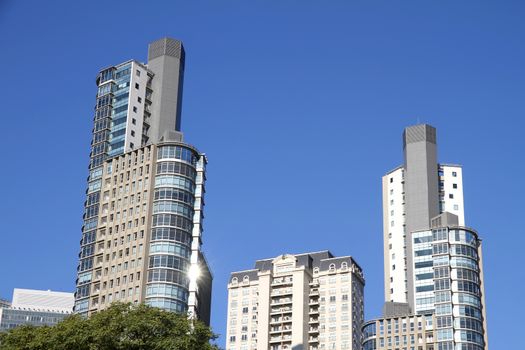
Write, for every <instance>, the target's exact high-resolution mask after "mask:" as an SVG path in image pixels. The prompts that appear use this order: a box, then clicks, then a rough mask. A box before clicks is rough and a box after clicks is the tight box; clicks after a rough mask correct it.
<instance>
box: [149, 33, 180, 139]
mask: <svg viewBox="0 0 525 350" xmlns="http://www.w3.org/2000/svg"><path fill="white" fill-rule="evenodd" d="M184 61H185V52H184V46H183V45H182V42H181V41H180V40H176V39H171V38H162V39H159V40H157V41H154V42H152V43H151V44H149V48H148V69H149V70H150V71H152V72H153V73H154V74H155V76H154V77H153V79H152V80H151V89H152V90H153V93H152V99H151V102H152V104H151V118H152V123H151V126H150V138H151V141H152V142H154V143H156V142H158V141H159V140H160V138H161V137H162V136H163V135H164V134H165V132H167V131H170V132H171V131H176V132H180V131H181V116H182V114H181V112H182V90H183V83H184Z"/></svg>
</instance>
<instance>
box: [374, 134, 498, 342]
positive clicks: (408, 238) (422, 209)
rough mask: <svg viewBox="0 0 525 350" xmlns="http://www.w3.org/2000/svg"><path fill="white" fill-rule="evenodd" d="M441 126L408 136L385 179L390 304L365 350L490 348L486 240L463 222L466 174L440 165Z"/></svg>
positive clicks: (386, 307) (377, 322) (385, 266)
mask: <svg viewBox="0 0 525 350" xmlns="http://www.w3.org/2000/svg"><path fill="white" fill-rule="evenodd" d="M436 140H437V138H436V129H435V128H433V127H432V126H430V125H416V126H411V127H408V128H406V129H405V132H404V133H403V150H404V164H403V165H402V166H400V167H398V168H396V169H394V170H393V171H391V172H389V173H387V174H386V175H385V176H384V177H383V227H384V231H383V238H384V248H383V249H384V268H385V300H386V303H385V309H384V315H383V317H382V318H379V319H376V320H373V321H370V322H368V323H367V324H366V325H365V327H364V334H365V339H364V348H365V350H370V349H405V350H408V349H421V350H423V349H426V350H487V349H488V345H487V328H486V315H485V301H484V294H485V293H484V281H483V261H482V253H481V239H480V238H479V235H478V233H477V232H476V231H474V230H473V229H472V228H469V227H466V226H465V217H464V205H463V181H462V171H461V166H459V165H446V164H438V162H437V143H436Z"/></svg>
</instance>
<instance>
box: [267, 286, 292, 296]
mask: <svg viewBox="0 0 525 350" xmlns="http://www.w3.org/2000/svg"><path fill="white" fill-rule="evenodd" d="M291 294H292V288H276V289H273V290H272V292H271V293H270V296H271V297H276V296H281V295H291Z"/></svg>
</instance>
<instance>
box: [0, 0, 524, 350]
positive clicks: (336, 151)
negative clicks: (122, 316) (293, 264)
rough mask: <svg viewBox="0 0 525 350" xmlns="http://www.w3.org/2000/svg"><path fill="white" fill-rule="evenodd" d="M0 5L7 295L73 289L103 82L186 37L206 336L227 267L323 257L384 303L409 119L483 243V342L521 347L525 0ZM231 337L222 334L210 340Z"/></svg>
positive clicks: (371, 303)
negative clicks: (156, 47)
mask: <svg viewBox="0 0 525 350" xmlns="http://www.w3.org/2000/svg"><path fill="white" fill-rule="evenodd" d="M151 3H152V4H148V3H146V2H143V1H141V2H139V1H126V2H124V1H122V2H117V1H112V2H103V1H86V2H77V1H75V2H73V1H45V2H44V1H9V0H7V1H6V0H0V48H1V52H2V54H1V55H0V67H2V70H1V78H2V84H0V93H1V94H0V95H1V96H2V100H3V104H2V109H1V115H2V117H1V120H2V129H1V130H2V138H1V141H0V142H1V147H0V150H1V151H0V152H1V159H2V168H1V169H2V171H0V180H1V183H2V185H3V187H2V199H3V200H2V201H0V213H1V214H0V215H1V219H2V224H1V225H0V227H1V228H0V238H1V240H0V276H1V277H0V296H3V297H5V298H10V297H11V293H12V289H13V288H15V287H21V288H36V289H52V290H63V291H68V290H69V291H73V289H74V281H75V269H76V264H77V253H78V241H79V238H80V227H81V216H82V203H83V201H84V191H85V186H86V183H85V179H86V176H87V164H88V154H89V143H90V132H91V127H92V114H93V106H94V103H95V93H96V86H95V76H96V74H97V72H98V71H99V69H101V68H103V67H105V66H108V65H112V64H116V63H120V62H122V61H125V60H128V59H130V58H135V59H138V60H142V61H144V60H146V55H147V44H148V43H149V42H150V41H153V40H155V39H158V38H160V37H163V36H172V37H175V38H179V39H181V40H183V41H184V44H185V47H186V52H187V64H186V75H185V79H186V81H185V88H184V103H183V120H182V128H183V130H184V133H185V137H186V140H187V141H188V142H190V143H192V144H194V145H196V146H197V147H198V148H199V149H200V150H202V151H203V152H205V153H206V154H207V155H208V158H209V167H208V182H207V198H206V219H205V226H204V228H205V232H204V243H205V246H204V249H205V251H206V254H207V257H208V260H209V262H210V264H211V266H212V269H213V272H214V276H215V280H214V293H213V308H212V325H213V328H214V330H215V331H216V332H218V333H221V334H224V333H225V323H226V322H225V320H226V296H227V292H226V280H227V277H228V274H229V272H231V271H235V270H241V269H247V268H251V267H252V266H253V264H254V261H255V260H256V259H260V258H268V257H273V256H277V255H279V254H282V253H300V252H306V251H317V250H322V249H330V250H331V251H332V252H333V253H334V254H337V255H353V256H354V257H355V259H356V260H357V261H358V262H359V263H360V265H361V266H362V267H363V268H364V271H365V276H366V281H367V286H366V317H367V318H370V317H374V316H378V315H379V314H380V310H381V307H382V303H383V259H382V223H381V220H382V216H381V182H380V180H381V176H382V175H383V174H384V173H385V172H387V171H388V170H390V169H392V168H394V167H396V166H397V165H399V164H400V163H401V162H402V145H401V133H402V130H403V128H404V127H405V126H408V125H412V124H416V123H417V122H426V123H430V124H432V125H434V126H435V127H437V128H438V143H439V159H440V161H441V162H446V163H460V164H463V166H464V187H465V207H466V208H465V209H466V220H467V224H468V225H469V226H472V227H474V228H475V229H477V230H478V231H479V233H480V235H481V236H482V237H483V242H484V259H485V261H484V263H485V278H486V286H485V290H486V301H487V310H488V327H489V328H488V332H489V342H490V346H491V347H492V348H494V349H503V348H507V349H516V348H519V347H521V346H522V343H521V342H519V343H518V340H517V339H510V338H508V334H519V333H518V332H520V331H521V327H520V325H521V324H522V319H521V317H522V314H523V310H525V307H524V304H523V296H522V294H523V292H522V291H523V289H524V288H525V282H524V278H523V277H524V276H525V274H524V273H523V270H522V269H521V262H519V261H518V256H520V255H522V254H523V253H522V251H523V245H524V243H525V238H524V229H523V224H522V219H521V220H520V219H519V218H520V217H522V218H523V209H525V208H524V205H523V201H522V200H521V198H523V197H524V196H525V193H524V192H525V190H524V186H523V180H522V176H523V175H522V174H523V173H524V171H525V169H524V168H525V166H524V157H523V151H524V150H525V141H524V136H523V130H524V127H525V122H524V117H523V111H524V110H525V99H524V93H525V69H524V64H523V62H525V46H524V45H523V42H525V21H523V17H524V15H525V3H523V2H522V1H498V2H495V1H482V0H477V1H470V0H465V1H426V0H420V1H374V0H372V1H349V0H347V1H335V0H334V1H292V0H287V1H269V0H268V1H240V0H239V1H165V2H162V1H155V2H151ZM219 343H220V344H223V343H224V337H222V338H221V339H220V341H219Z"/></svg>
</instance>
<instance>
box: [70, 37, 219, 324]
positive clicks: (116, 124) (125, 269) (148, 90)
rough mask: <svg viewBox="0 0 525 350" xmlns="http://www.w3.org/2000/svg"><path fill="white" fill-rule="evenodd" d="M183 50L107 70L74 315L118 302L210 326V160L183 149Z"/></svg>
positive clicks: (154, 47)
mask: <svg viewBox="0 0 525 350" xmlns="http://www.w3.org/2000/svg"><path fill="white" fill-rule="evenodd" d="M184 66H185V51H184V47H183V45H182V43H181V42H180V41H178V40H174V39H170V38H164V39H160V40H157V41H155V42H153V43H151V44H150V45H149V50H148V62H147V63H141V62H139V61H136V60H130V61H126V62H123V63H121V64H118V65H115V66H111V67H107V68H105V69H103V70H101V71H100V73H99V74H98V76H97V79H96V83H97V86H98V91H97V99H96V104H95V112H94V128H93V140H92V143H91V153H90V163H89V177H88V186H87V190H86V195H87V196H86V201H85V211H84V216H83V221H84V223H83V226H82V239H81V241H80V245H81V247H80V253H79V265H78V276H77V282H76V283H77V289H76V293H75V312H76V313H80V314H85V315H87V314H90V313H92V312H96V311H97V310H100V309H103V308H105V307H107V306H108V305H109V304H110V303H111V302H112V301H117V300H118V301H126V302H134V303H146V304H149V305H153V306H157V307H160V308H163V309H166V310H170V311H177V312H188V313H189V315H190V316H191V317H198V318H199V319H201V320H202V321H204V322H205V323H209V317H210V298H211V280H212V276H211V273H210V270H209V268H208V264H207V263H206V260H205V258H204V255H203V253H202V251H201V245H202V231H203V227H202V219H203V217H204V216H203V207H204V193H205V187H204V183H205V180H206V176H205V170H206V162H207V160H206V156H205V155H204V154H203V153H200V152H199V151H198V150H197V149H196V148H195V147H193V146H191V145H189V144H187V143H185V142H184V141H183V134H182V132H181V104H182V90H183V80H184Z"/></svg>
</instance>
